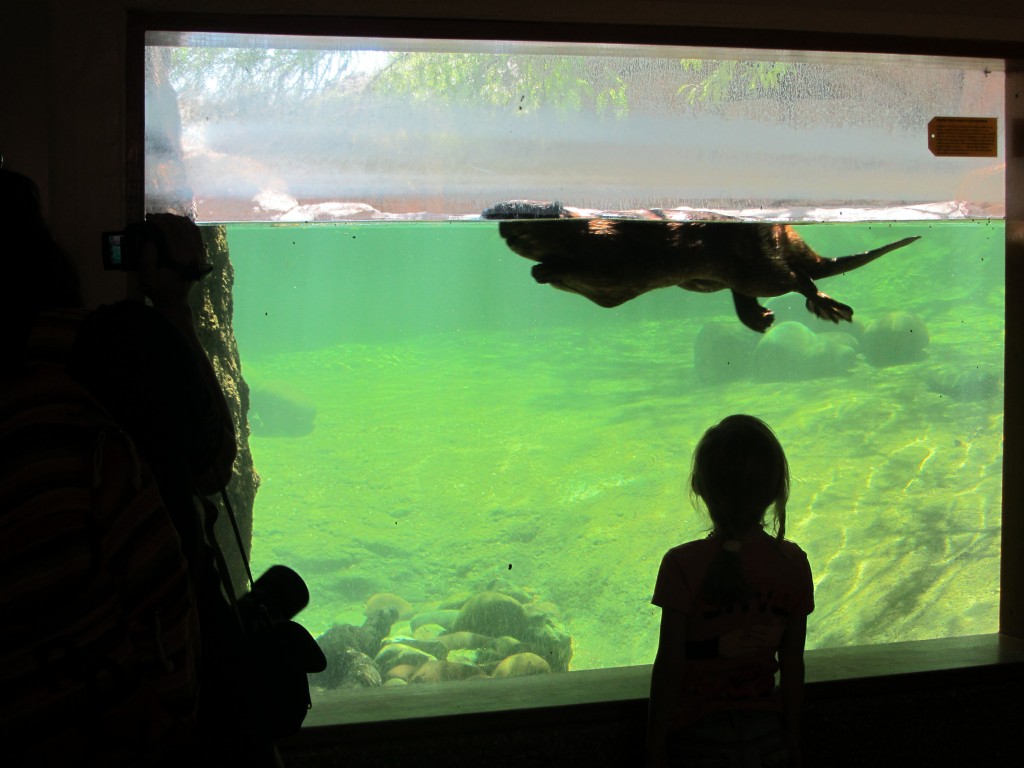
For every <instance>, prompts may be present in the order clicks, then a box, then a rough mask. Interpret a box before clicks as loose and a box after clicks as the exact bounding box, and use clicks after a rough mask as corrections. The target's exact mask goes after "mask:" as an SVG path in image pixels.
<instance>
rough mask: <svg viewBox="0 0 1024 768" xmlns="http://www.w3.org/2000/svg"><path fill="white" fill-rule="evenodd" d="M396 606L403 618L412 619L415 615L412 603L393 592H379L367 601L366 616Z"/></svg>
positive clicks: (400, 616) (400, 617) (399, 616)
mask: <svg viewBox="0 0 1024 768" xmlns="http://www.w3.org/2000/svg"><path fill="white" fill-rule="evenodd" d="M388 608H394V609H395V611H397V612H398V618H399V619H401V620H403V621H404V620H405V619H411V618H412V616H413V608H412V604H411V603H410V602H409V601H408V600H405V599H404V598H402V597H399V596H398V595H396V594H394V593H392V592H378V593H376V594H374V595H372V596H371V597H370V599H369V600H367V601H366V608H365V610H364V611H363V614H364V615H365V616H372V615H373V614H375V613H377V612H379V611H385V610H387V609H388Z"/></svg>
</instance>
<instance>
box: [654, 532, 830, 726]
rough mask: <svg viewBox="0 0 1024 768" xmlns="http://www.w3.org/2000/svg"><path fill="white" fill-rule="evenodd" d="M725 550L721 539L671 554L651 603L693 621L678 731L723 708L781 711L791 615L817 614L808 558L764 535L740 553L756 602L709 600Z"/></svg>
mask: <svg viewBox="0 0 1024 768" xmlns="http://www.w3.org/2000/svg"><path fill="white" fill-rule="evenodd" d="M721 548H722V539H721V538H719V537H716V536H709V537H708V538H706V539H700V540H698V541H691V542H688V543H686V544H681V545H679V546H678V547H673V548H672V549H670V550H669V551H668V552H667V553H666V554H665V557H664V558H663V559H662V561H661V568H660V570H659V571H658V581H657V583H656V585H655V587H654V597H653V598H652V599H651V602H652V603H653V604H654V605H657V606H660V607H661V608H662V609H665V608H669V609H677V610H680V611H682V612H683V613H684V614H686V617H687V623H686V665H685V670H684V683H683V690H682V692H681V695H680V699H679V707H678V710H677V719H676V720H677V721H676V725H677V726H683V725H686V724H688V723H692V722H694V721H695V720H697V719H699V718H700V717H702V716H704V715H705V714H709V713H711V712H717V711H723V710H734V709H774V710H778V709H781V704H780V702H779V699H778V697H777V696H776V695H774V692H775V673H776V672H777V671H778V669H779V664H778V659H777V653H778V650H779V645H780V643H781V640H782V633H783V630H784V629H785V626H786V621H787V619H788V618H789V617H790V616H799V615H804V616H806V615H807V614H809V613H811V611H813V610H814V584H813V581H812V580H811V567H810V564H809V563H808V561H807V555H806V554H805V553H804V551H803V550H802V549H800V547H799V546H797V545H796V544H794V543H793V542H791V541H785V540H783V541H779V540H777V539H775V538H773V537H771V536H769V535H768V534H767V533H765V532H764V531H763V530H758V531H757V532H756V533H755V534H753V535H751V536H749V537H748V538H746V539H744V540H743V542H742V546H741V549H740V552H739V554H738V556H739V557H740V558H741V559H742V561H743V569H744V573H745V574H746V577H747V580H748V581H749V583H750V584H751V586H753V587H754V589H755V594H754V595H753V597H751V598H750V599H749V600H747V601H745V602H743V603H738V604H735V605H733V606H730V607H729V608H722V607H721V606H718V605H713V604H711V603H709V602H707V601H706V600H704V599H703V598H702V596H701V585H702V584H703V582H704V576H705V574H706V573H707V570H708V567H709V566H710V564H711V561H712V560H713V559H714V557H715V556H716V555H717V554H718V552H719V551H720V550H721Z"/></svg>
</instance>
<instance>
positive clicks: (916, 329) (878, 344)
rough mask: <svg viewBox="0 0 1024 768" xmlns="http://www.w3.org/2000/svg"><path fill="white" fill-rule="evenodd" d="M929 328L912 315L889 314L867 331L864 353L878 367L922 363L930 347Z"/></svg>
mask: <svg viewBox="0 0 1024 768" xmlns="http://www.w3.org/2000/svg"><path fill="white" fill-rule="evenodd" d="M928 341H929V338H928V326H927V325H926V324H925V322H924V320H922V319H921V318H920V317H918V316H917V315H913V314H911V313H909V312H888V313H886V314H884V315H882V316H881V317H878V318H876V319H874V320H872V321H871V322H869V323H868V324H867V325H866V326H865V328H864V337H863V339H862V340H861V350H862V351H863V352H864V357H865V359H867V361H868V362H869V363H870V364H871V365H873V366H875V367H876V368H884V367H886V366H890V365H903V364H904V363H913V362H916V361H918V360H921V359H923V358H924V356H925V348H926V347H927V346H928Z"/></svg>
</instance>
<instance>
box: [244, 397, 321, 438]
mask: <svg viewBox="0 0 1024 768" xmlns="http://www.w3.org/2000/svg"><path fill="white" fill-rule="evenodd" d="M315 419H316V406H315V405H313V403H311V402H310V401H309V400H307V399H306V398H305V397H304V396H303V395H302V394H300V393H298V392H295V391H293V390H290V389H288V388H287V387H285V386H283V385H279V384H277V385H274V384H271V385H264V386H259V387H257V386H253V387H251V388H250V391H249V426H250V428H251V429H252V433H253V434H254V435H256V436H257V437H304V436H306V435H308V434H309V433H311V432H312V431H313V422H314V420H315Z"/></svg>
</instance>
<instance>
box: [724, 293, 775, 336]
mask: <svg viewBox="0 0 1024 768" xmlns="http://www.w3.org/2000/svg"><path fill="white" fill-rule="evenodd" d="M732 303H733V304H734V305H735V307H736V314H737V315H738V316H739V318H740V322H741V323H743V324H744V325H745V326H747V328H749V329H750V330H752V331H757V332H758V333H764V332H765V331H767V330H768V329H769V328H771V327H772V323H773V322H775V313H774V312H772V311H771V310H770V309H768V308H767V307H762V306H761V305H760V304H758V303H757V299H755V298H754V297H753V296H747V295H746V294H743V293H736V291H733V292H732Z"/></svg>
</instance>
